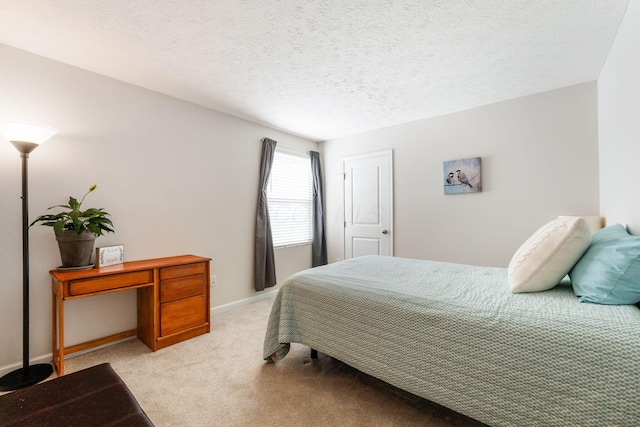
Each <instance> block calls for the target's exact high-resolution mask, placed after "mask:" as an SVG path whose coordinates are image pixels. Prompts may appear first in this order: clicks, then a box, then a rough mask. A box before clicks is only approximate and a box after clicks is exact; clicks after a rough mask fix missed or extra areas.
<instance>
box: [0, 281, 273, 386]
mask: <svg viewBox="0 0 640 427" xmlns="http://www.w3.org/2000/svg"><path fill="white" fill-rule="evenodd" d="M277 293H278V290H277V289H275V290H273V291H268V292H261V293H259V294H258V295H255V296H252V297H249V298H245V299H241V300H239V301H234V302H230V303H228V304H223V305H220V306H217V307H213V308H212V309H211V314H212V315H214V314H218V313H224V312H225V311H229V310H233V309H234V308H238V307H242V306H243V305H249V304H253V303H254V302H258V301H262V300H264V299H268V298H274V297H275V296H276V294H277ZM135 338H136V337H131V338H125V339H124V340H119V341H115V342H112V343H107V344H104V345H101V346H98V347H93V348H90V349H86V350H82V351H79V352H77V353H73V354H72V355H69V356H65V359H66V358H70V357H74V356H79V355H81V354H84V353H88V352H90V351H95V350H98V349H101V348H104V347H108V346H110V345H114V344H117V343H120V342H122V341H126V340H130V339H135ZM52 358H53V356H52V354H51V353H47V354H43V355H40V356H37V357H34V358H32V359H31V360H30V361H29V363H30V364H32V365H33V364H36V363H51V360H52ZM19 368H22V363H21V362H17V363H13V364H10V365H5V366H2V367H0V377H1V376H3V375H5V374H8V373H9V372H12V371H15V370H16V369H19Z"/></svg>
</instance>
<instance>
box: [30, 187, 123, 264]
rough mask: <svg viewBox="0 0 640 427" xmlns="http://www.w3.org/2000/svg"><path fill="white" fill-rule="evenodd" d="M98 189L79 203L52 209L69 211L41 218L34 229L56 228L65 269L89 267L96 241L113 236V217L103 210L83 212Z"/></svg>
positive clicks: (72, 202) (71, 199) (76, 201)
mask: <svg viewBox="0 0 640 427" xmlns="http://www.w3.org/2000/svg"><path fill="white" fill-rule="evenodd" d="M96 188H97V185H92V186H91V187H89V191H87V192H86V193H85V195H84V196H82V199H81V200H80V201H79V202H78V200H76V199H75V198H74V197H69V202H68V204H66V205H56V206H51V207H50V208H49V209H53V208H64V209H66V210H65V211H62V212H59V213H57V214H47V215H41V216H39V217H38V218H36V219H35V221H33V222H32V223H31V225H34V224H36V223H40V225H46V226H49V227H53V231H54V233H55V235H56V240H57V241H58V248H59V249H60V258H62V267H85V266H88V265H89V264H90V262H91V254H92V253H93V244H94V242H95V240H96V237H98V236H102V235H103V233H104V232H108V233H112V232H113V223H112V222H111V220H110V219H109V218H108V216H109V214H108V213H107V212H105V211H104V210H103V209H95V208H89V209H87V210H84V211H83V210H81V208H82V202H84V198H85V197H87V194H89V193H91V192H92V191H93V190H95V189H96Z"/></svg>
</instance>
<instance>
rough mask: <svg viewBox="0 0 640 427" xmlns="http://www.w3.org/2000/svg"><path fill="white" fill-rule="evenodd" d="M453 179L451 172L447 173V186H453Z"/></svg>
mask: <svg viewBox="0 0 640 427" xmlns="http://www.w3.org/2000/svg"><path fill="white" fill-rule="evenodd" d="M455 180H456V179H455V178H454V176H453V172H449V175H448V176H447V184H449V185H453V183H454V182H455Z"/></svg>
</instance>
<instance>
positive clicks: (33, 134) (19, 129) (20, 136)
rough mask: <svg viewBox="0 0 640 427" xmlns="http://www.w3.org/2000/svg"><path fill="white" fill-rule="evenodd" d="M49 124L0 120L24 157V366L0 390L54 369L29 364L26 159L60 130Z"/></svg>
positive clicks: (35, 380) (29, 382)
mask: <svg viewBox="0 0 640 427" xmlns="http://www.w3.org/2000/svg"><path fill="white" fill-rule="evenodd" d="M57 132H58V131H57V129H53V128H50V127H48V126H41V125H35V124H31V123H22V122H0V136H3V137H4V138H6V139H7V140H8V141H9V142H11V143H12V144H13V145H14V147H16V149H17V150H18V151H19V152H20V157H21V158H22V197H21V199H22V368H20V369H17V370H15V371H13V372H9V373H8V374H6V375H5V376H3V377H2V378H0V391H10V390H18V389H20V388H24V387H28V386H30V385H33V384H36V383H39V382H40V381H42V380H44V379H46V378H47V377H49V375H51V373H52V372H53V367H52V366H51V364H48V363H47V364H44V363H43V364H37V365H29V207H28V197H27V193H28V185H27V159H28V158H29V153H31V152H32V151H33V150H35V149H36V148H37V147H38V145H40V144H42V143H43V142H45V141H46V140H48V139H49V138H51V137H52V136H53V135H55V134H56V133H57Z"/></svg>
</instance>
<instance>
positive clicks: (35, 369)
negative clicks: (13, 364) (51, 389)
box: [0, 363, 53, 391]
mask: <svg viewBox="0 0 640 427" xmlns="http://www.w3.org/2000/svg"><path fill="white" fill-rule="evenodd" d="M52 373H53V366H51V365H50V364H48V363H41V364H38V365H30V366H27V367H26V368H20V369H16V370H15V371H13V372H9V373H8V374H7V375H5V376H4V377H2V378H0V391H12V390H18V389H21V388H25V387H29V386H30V385H34V384H37V383H39V382H40V381H42V380H45V379H47V378H49V375H51V374H52Z"/></svg>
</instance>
